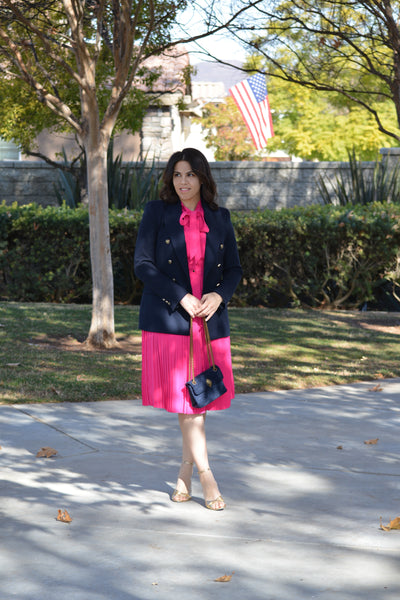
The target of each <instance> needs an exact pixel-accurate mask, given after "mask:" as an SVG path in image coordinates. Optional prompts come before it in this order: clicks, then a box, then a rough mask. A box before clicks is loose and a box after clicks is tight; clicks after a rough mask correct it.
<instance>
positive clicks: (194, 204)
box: [181, 199, 200, 210]
mask: <svg viewBox="0 0 400 600" xmlns="http://www.w3.org/2000/svg"><path fill="white" fill-rule="evenodd" d="M181 202H182V204H183V206H184V207H185V208H187V209H188V210H196V207H197V205H198V203H199V202H200V200H198V199H197V200H188V201H183V200H181Z"/></svg>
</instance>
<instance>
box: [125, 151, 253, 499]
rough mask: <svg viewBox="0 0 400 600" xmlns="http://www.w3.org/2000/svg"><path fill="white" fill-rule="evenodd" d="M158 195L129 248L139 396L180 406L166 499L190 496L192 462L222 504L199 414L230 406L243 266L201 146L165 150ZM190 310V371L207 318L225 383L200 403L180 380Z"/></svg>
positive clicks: (200, 362)
mask: <svg viewBox="0 0 400 600" xmlns="http://www.w3.org/2000/svg"><path fill="white" fill-rule="evenodd" d="M160 198H161V200H158V201H154V202H150V203H148V204H147V205H146V207H145V210H144V213H143V219H142V222H141V224H140V228H139V232H138V238H137V242H136V249H135V273H136V276H137V277H138V278H139V279H141V280H142V281H143V283H144V290H143V296H142V301H141V304H140V316H139V327H140V328H141V329H142V401H143V404H144V405H145V406H148V405H151V406H155V407H157V408H163V409H165V410H167V411H169V412H174V413H178V418H179V425H180V429H181V433H182V464H181V467H180V470H179V474H178V479H177V484H176V488H175V490H174V492H173V494H172V496H171V500H173V501H174V502H186V501H188V500H190V498H191V496H190V494H191V478H192V470H193V464H196V467H197V470H198V473H199V477H200V482H201V485H202V488H203V494H204V499H205V505H206V507H207V508H209V509H211V510H222V509H224V508H225V502H224V500H223V498H222V496H221V494H220V491H219V488H218V484H217V482H216V480H215V478H214V476H213V473H212V471H211V469H210V466H209V462H208V453H207V443H206V434H205V416H206V410H222V409H225V408H228V407H229V406H230V402H231V399H232V398H233V397H234V383H233V375H232V361H231V352H230V338H229V322H228V315H227V303H228V301H229V300H230V299H231V297H232V295H233V292H234V291H235V288H236V286H237V284H238V283H239V281H240V278H241V275H242V270H241V267H240V262H239V255H238V251H237V246H236V240H235V235H234V231H233V227H232V224H231V220H230V216H229V211H228V210H227V209H225V208H219V207H218V205H217V203H216V185H215V182H214V180H213V177H212V175H211V171H210V167H209V164H208V162H207V159H206V158H205V156H204V155H203V154H202V153H201V152H199V151H198V150H195V149H193V148H186V149H185V150H182V151H181V152H175V153H174V154H173V155H172V156H171V158H170V159H169V161H168V164H167V166H166V169H165V171H164V174H163V187H162V189H161V192H160ZM191 318H192V319H193V345H194V351H193V355H194V364H195V374H198V373H200V372H202V371H204V370H205V369H207V368H208V367H209V364H208V360H207V350H206V343H205V338H204V325H203V322H204V319H205V320H206V321H207V322H208V327H209V331H210V338H211V340H212V341H211V345H212V349H213V354H214V360H215V364H217V365H218V366H219V367H220V368H221V370H222V373H223V376H224V383H225V386H226V388H227V391H226V393H224V394H223V396H220V397H219V398H218V399H217V400H215V401H214V402H212V403H211V404H209V405H208V406H207V407H206V408H205V409H197V408H193V407H192V404H191V402H190V397H189V394H188V391H187V389H186V387H185V382H186V381H188V380H189V378H190V376H189V331H190V320H191Z"/></svg>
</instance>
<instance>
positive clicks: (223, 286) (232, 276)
mask: <svg viewBox="0 0 400 600" xmlns="http://www.w3.org/2000/svg"><path fill="white" fill-rule="evenodd" d="M223 212H224V218H225V226H226V238H225V242H224V261H223V272H222V280H221V281H220V284H219V285H218V284H217V286H216V287H215V290H214V291H216V292H217V293H218V294H220V295H221V296H222V298H223V301H224V304H227V303H228V302H229V301H230V299H231V298H232V296H233V293H234V291H235V289H236V288H237V286H238V284H239V282H240V280H241V278H242V274H243V271H242V267H241V265H240V259H239V252H238V248H237V243H236V238H235V232H234V229H233V225H232V221H231V217H230V213H229V211H228V210H227V209H225V210H224V211H223Z"/></svg>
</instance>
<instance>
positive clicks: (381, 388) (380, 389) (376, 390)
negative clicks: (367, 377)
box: [369, 383, 383, 392]
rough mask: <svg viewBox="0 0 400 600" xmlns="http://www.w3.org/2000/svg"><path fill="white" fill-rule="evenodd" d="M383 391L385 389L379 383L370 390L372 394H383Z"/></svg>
mask: <svg viewBox="0 0 400 600" xmlns="http://www.w3.org/2000/svg"><path fill="white" fill-rule="evenodd" d="M382 390H383V387H382V386H381V384H380V383H377V384H376V385H374V387H373V388H369V391H370V392H381V391H382Z"/></svg>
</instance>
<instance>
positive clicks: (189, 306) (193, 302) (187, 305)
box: [179, 294, 201, 319]
mask: <svg viewBox="0 0 400 600" xmlns="http://www.w3.org/2000/svg"><path fill="white" fill-rule="evenodd" d="M179 304H180V305H181V306H182V308H184V309H185V310H186V312H187V313H189V316H191V317H192V318H193V319H194V317H197V316H198V315H197V313H198V311H199V310H200V308H201V302H200V300H199V299H198V298H196V296H193V295H192V294H186V296H183V298H182V300H181V301H180V302H179Z"/></svg>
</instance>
